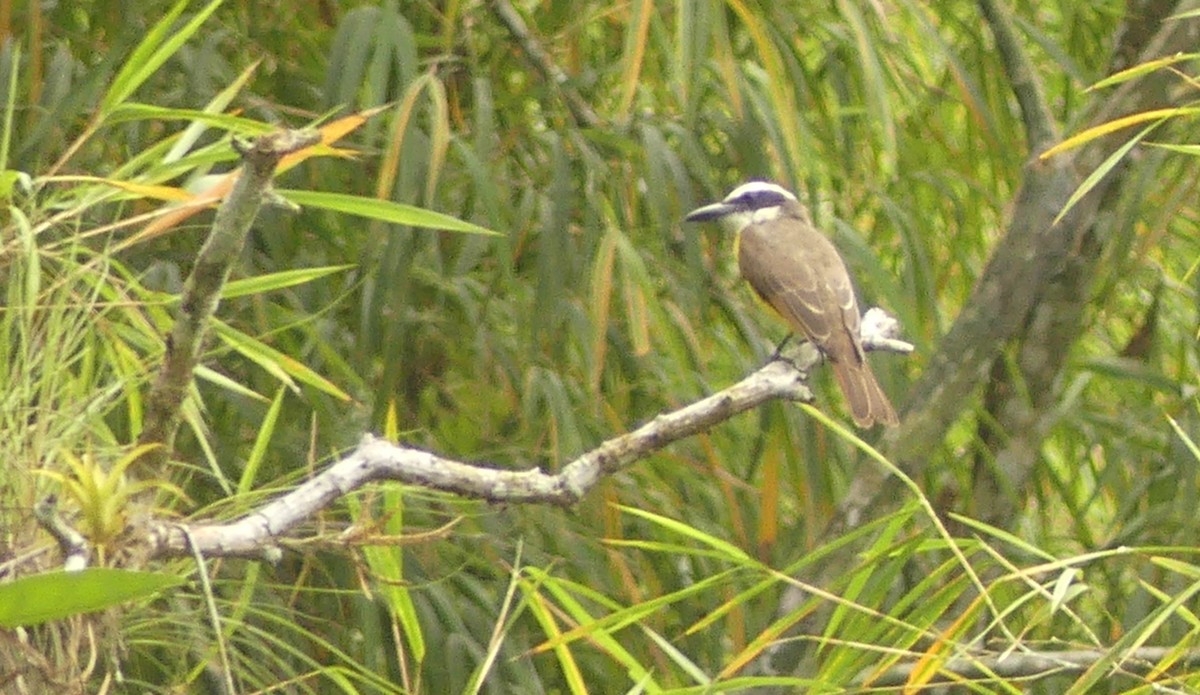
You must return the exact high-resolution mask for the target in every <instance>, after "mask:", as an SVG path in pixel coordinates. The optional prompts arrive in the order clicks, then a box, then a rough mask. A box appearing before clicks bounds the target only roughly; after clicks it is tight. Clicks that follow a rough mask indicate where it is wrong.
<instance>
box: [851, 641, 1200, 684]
mask: <svg viewBox="0 0 1200 695" xmlns="http://www.w3.org/2000/svg"><path fill="white" fill-rule="evenodd" d="M1112 658H1113V655H1112V653H1111V652H1109V651H1105V650H1101V649H1074V650H1068V651H1044V652H1043V651H1017V652H1011V653H1005V654H986V655H984V654H981V655H978V656H970V657H961V658H956V659H950V660H949V661H947V662H946V663H944V664H941V665H940V666H939V667H938V675H937V676H935V677H934V678H933V680H932V681H930V683H929V684H934V683H961V682H962V681H963V680H964V679H970V680H980V681H984V682H995V681H996V680H999V679H1012V678H1039V677H1046V676H1052V675H1056V674H1060V673H1064V672H1078V671H1084V670H1086V669H1088V668H1090V667H1092V666H1094V665H1095V664H1097V663H1099V662H1100V661H1102V660H1105V659H1112ZM1166 659H1171V663H1172V664H1173V665H1174V666H1176V667H1183V666H1191V665H1195V664H1196V663H1200V650H1197V649H1191V650H1186V651H1183V652H1182V653H1178V649H1177V648H1173V647H1142V648H1141V649H1134V650H1132V651H1130V652H1127V653H1125V654H1124V655H1122V656H1121V657H1120V658H1118V659H1116V660H1115V663H1114V666H1113V668H1114V669H1115V670H1117V671H1118V672H1124V673H1146V672H1148V671H1150V670H1152V669H1153V668H1155V666H1156V665H1158V664H1160V663H1161V662H1162V661H1164V660H1166ZM918 666H921V667H924V666H925V664H923V663H920V662H913V663H905V664H898V665H896V666H892V667H891V668H889V669H888V670H886V671H884V672H883V673H881V674H879V675H877V676H867V677H865V678H864V681H863V683H862V685H863V686H864V687H873V688H891V687H896V686H899V685H904V684H905V683H907V682H908V680H909V678H910V677H912V674H913V671H914V670H915V669H916V668H917V667H918Z"/></svg>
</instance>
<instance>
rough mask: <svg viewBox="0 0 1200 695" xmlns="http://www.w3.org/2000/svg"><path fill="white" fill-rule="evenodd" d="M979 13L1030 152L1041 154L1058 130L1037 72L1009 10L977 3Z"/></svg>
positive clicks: (988, 1) (990, 0) (995, 0)
mask: <svg viewBox="0 0 1200 695" xmlns="http://www.w3.org/2000/svg"><path fill="white" fill-rule="evenodd" d="M979 9H980V11H981V12H983V16H984V18H985V19H986V20H987V22H988V25H989V26H990V27H991V29H992V36H993V37H994V38H995V40H996V52H997V53H999V54H1000V60H1001V62H1003V63H1004V72H1005V73H1007V74H1008V80H1009V84H1010V86H1011V88H1012V91H1013V95H1014V96H1016V97H1017V104H1019V105H1020V107H1021V115H1022V119H1023V121H1024V124H1025V137H1026V139H1028V141H1029V149H1030V150H1032V151H1034V152H1041V151H1042V150H1044V149H1046V148H1048V147H1050V145H1052V144H1054V143H1055V142H1056V141H1057V140H1058V138H1059V135H1058V126H1057V125H1056V124H1055V122H1054V117H1053V116H1052V115H1050V107H1049V106H1048V105H1047V104H1046V95H1045V93H1044V92H1043V91H1042V84H1041V82H1039V81H1038V78H1037V72H1036V71H1035V70H1034V69H1033V64H1032V63H1031V62H1030V60H1029V56H1028V54H1026V52H1025V49H1024V47H1022V46H1021V41H1020V39H1019V38H1018V37H1017V30H1016V28H1015V27H1014V26H1013V20H1012V13H1011V10H1009V8H1007V7H1004V6H1002V5H1001V2H1000V0H979Z"/></svg>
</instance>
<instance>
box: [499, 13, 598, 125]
mask: <svg viewBox="0 0 1200 695" xmlns="http://www.w3.org/2000/svg"><path fill="white" fill-rule="evenodd" d="M489 5H491V8H492V12H494V13H495V15H496V17H498V18H499V19H500V21H501V23H503V24H504V26H505V27H507V28H508V32H509V33H510V34H512V35H513V38H514V39H516V40H517V43H518V44H520V45H521V50H522V51H524V52H525V57H526V58H528V59H529V62H530V63H531V64H532V65H533V67H534V68H535V69H537V71H538V72H539V73H541V75H542V79H544V80H546V82H547V83H548V84H549V85H550V86H551V88H552V89H554V90H555V91H557V92H558V94H559V96H560V97H562V100H563V102H564V103H565V104H566V105H567V108H568V109H569V110H570V111H571V116H572V117H573V118H574V119H575V123H576V124H577V125H579V126H580V127H583V128H594V127H596V126H598V125H600V117H599V116H597V115H596V112H595V111H593V110H592V107H591V106H590V105H588V103H587V100H586V99H584V98H583V96H582V95H581V94H580V93H579V92H578V91H576V90H575V88H574V87H572V86H571V78H570V77H568V76H567V73H565V72H563V70H562V68H560V67H558V65H556V64H555V63H554V59H553V58H551V57H550V54H549V53H547V52H546V50H545V49H544V48H542V44H540V43H538V40H537V38H536V37H535V36H534V35H533V33H532V32H530V31H529V27H528V26H527V25H526V24H525V20H524V19H521V15H520V14H518V13H517V10H516V9H515V8H514V7H513V6H512V3H510V2H508V0H492V2H491V3H489Z"/></svg>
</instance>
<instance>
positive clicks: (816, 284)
mask: <svg viewBox="0 0 1200 695" xmlns="http://www.w3.org/2000/svg"><path fill="white" fill-rule="evenodd" d="M738 267H739V268H740V269H741V272H742V277H744V278H745V279H746V281H747V282H749V283H750V286H751V287H752V288H754V291H755V292H757V293H758V295H759V296H760V297H762V298H763V299H764V300H765V301H766V302H767V303H768V304H770V305H771V307H773V308H774V309H775V310H776V311H777V312H779V314H780V315H781V316H783V318H784V319H785V320H787V322H788V323H790V324H792V327H793V328H794V329H795V330H797V331H799V332H800V333H802V334H803V335H804V336H805V337H807V338H808V339H810V340H812V341H813V342H814V343H816V344H817V346H818V347H820V348H821V350H823V351H824V352H825V353H826V354H827V355H829V358H830V359H831V360H833V361H835V362H840V361H850V362H862V360H863V355H862V348H861V347H859V342H858V331H859V322H860V318H859V314H858V302H857V301H856V300H855V298H854V288H853V287H852V286H851V283H850V274H849V273H848V272H847V271H846V266H845V264H844V263H842V259H841V256H839V255H838V252H837V249H835V248H834V247H833V244H832V243H831V242H830V241H829V240H828V239H826V238H825V235H824V234H821V232H819V231H817V229H816V228H814V227H813V226H812V225H811V224H810V223H809V222H808V221H807V220H806V219H803V218H801V217H792V216H782V217H779V218H777V219H775V220H771V221H767V222H763V223H759V224H755V225H751V226H750V227H748V228H747V229H745V230H744V231H743V232H742V235H741V239H740V240H739V244H738Z"/></svg>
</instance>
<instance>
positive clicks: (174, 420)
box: [138, 131, 320, 470]
mask: <svg viewBox="0 0 1200 695" xmlns="http://www.w3.org/2000/svg"><path fill="white" fill-rule="evenodd" d="M319 140H320V134H319V133H317V132H316V131H279V132H275V133H271V134H268V135H263V136H261V137H259V138H256V139H255V140H254V141H253V142H251V143H248V144H247V143H242V142H240V141H239V140H237V139H235V140H234V141H233V144H234V149H236V150H237V151H238V153H239V154H241V155H242V160H243V162H244V165H243V167H242V170H241V174H240V175H239V176H238V178H237V182H236V183H234V185H233V190H231V191H230V192H229V195H228V196H227V197H226V198H225V200H224V202H222V203H221V206H220V207H219V208H217V214H216V217H215V218H214V219H213V224H212V228H211V231H210V232H209V235H208V239H207V240H206V241H205V242H204V246H203V247H201V249H200V253H199V255H198V256H197V257H196V265H195V266H194V267H193V268H192V272H191V274H190V275H188V278H187V281H186V282H185V283H184V286H183V295H182V297H181V298H180V305H179V313H178V316H177V317H176V319H175V325H174V326H173V327H172V329H171V334H170V335H169V336H167V350H166V354H165V355H164V356H163V363H162V367H161V368H160V369H159V372H158V378H157V379H155V381H154V386H153V387H152V388H151V389H150V393H149V394H148V395H147V396H146V416H145V419H144V421H143V425H142V432H141V434H140V435H139V436H138V443H139V444H161V445H162V446H160V447H158V448H156V449H154V450H152V451H151V452H149V453H148V454H147V456H148V457H149V458H147V459H145V462H146V464H147V465H149V466H151V469H152V470H158V469H159V468H161V464H162V463H163V462H165V461H166V460H167V458H168V457H170V455H171V452H172V450H173V449H174V446H175V435H176V433H177V432H178V431H179V424H180V422H181V420H182V417H183V415H182V414H183V399H184V397H185V396H186V395H187V390H188V387H189V386H190V385H191V383H192V372H193V371H194V370H195V368H196V365H197V364H198V363H199V362H200V353H201V350H202V349H203V347H204V338H205V336H206V335H207V333H208V327H209V324H210V321H211V319H212V317H213V314H215V313H216V310H217V305H218V304H219V303H220V300H221V289H222V288H223V287H224V286H225V283H226V281H227V280H228V279H229V271H230V270H231V269H232V268H233V264H234V263H235V262H236V261H237V259H238V256H240V255H241V252H242V246H243V245H244V244H245V242H246V235H247V234H249V233H250V226H251V225H252V224H253V223H254V218H255V217H256V216H257V215H258V209H259V207H261V206H262V201H263V196H264V195H265V194H266V192H267V189H268V188H269V186H270V185H271V178H272V176H274V174H275V166H276V165H277V164H279V160H281V159H283V157H284V156H285V155H287V154H289V153H291V152H295V151H297V150H301V149H303V148H305V147H309V146H311V145H313V144H315V143H317V142H318V141H319Z"/></svg>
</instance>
